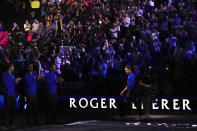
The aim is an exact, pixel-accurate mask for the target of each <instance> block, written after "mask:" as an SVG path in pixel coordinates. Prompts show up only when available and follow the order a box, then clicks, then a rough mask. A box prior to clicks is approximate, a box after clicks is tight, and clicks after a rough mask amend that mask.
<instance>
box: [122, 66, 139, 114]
mask: <svg viewBox="0 0 197 131" xmlns="http://www.w3.org/2000/svg"><path fill="white" fill-rule="evenodd" d="M125 73H126V74H127V75H128V79H127V85H126V87H125V88H124V89H123V90H122V91H121V93H120V95H121V96H123V95H124V92H125V91H126V102H125V103H124V107H123V110H122V112H121V116H124V115H125V114H126V113H128V111H129V109H130V108H129V107H131V104H132V103H134V105H135V106H136V107H137V110H138V115H139V116H141V115H142V113H141V104H140V102H139V101H137V97H138V96H139V95H140V90H139V89H138V86H137V84H138V83H137V82H138V80H137V78H136V76H135V74H134V73H133V70H132V69H131V67H130V66H129V65H127V66H125Z"/></svg>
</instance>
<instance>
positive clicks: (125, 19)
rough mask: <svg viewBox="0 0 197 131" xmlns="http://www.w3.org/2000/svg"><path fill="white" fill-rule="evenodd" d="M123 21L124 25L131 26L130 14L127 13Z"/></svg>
mask: <svg viewBox="0 0 197 131" xmlns="http://www.w3.org/2000/svg"><path fill="white" fill-rule="evenodd" d="M123 23H124V26H125V27H127V28H129V25H130V18H129V16H128V14H127V13H126V14H125V18H124V20H123Z"/></svg>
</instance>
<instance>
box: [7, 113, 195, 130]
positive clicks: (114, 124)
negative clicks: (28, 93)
mask: <svg viewBox="0 0 197 131" xmlns="http://www.w3.org/2000/svg"><path fill="white" fill-rule="evenodd" d="M57 116H58V124H52V125H47V124H46V122H45V115H44V112H42V113H40V114H39V123H40V125H39V126H27V125H26V124H25V114H24V112H23V113H17V114H16V122H15V125H16V128H15V129H12V128H10V129H9V130H14V131H131V130H132V131H197V115H196V114H185V113H165V114H164V113H158V114H151V116H150V118H149V119H143V120H136V118H138V117H137V116H136V115H135V114H134V115H127V116H125V117H120V116H119V115H118V113H117V112H109V111H74V110H73V111H67V112H59V113H58V115H57Z"/></svg>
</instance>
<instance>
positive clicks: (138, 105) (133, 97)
mask: <svg viewBox="0 0 197 131" xmlns="http://www.w3.org/2000/svg"><path fill="white" fill-rule="evenodd" d="M139 96H140V90H139V89H133V90H131V94H130V96H129V97H128V98H126V99H125V102H124V103H123V106H122V108H121V115H122V116H124V115H126V114H128V113H129V112H130V110H131V109H132V108H131V107H132V103H133V104H134V105H135V107H136V108H137V112H138V115H139V116H141V115H142V110H141V101H140V100H137V97H139ZM132 110H133V109H132Z"/></svg>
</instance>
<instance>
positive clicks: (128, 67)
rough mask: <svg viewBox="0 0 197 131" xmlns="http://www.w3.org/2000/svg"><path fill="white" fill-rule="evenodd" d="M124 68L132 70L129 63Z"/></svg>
mask: <svg viewBox="0 0 197 131" xmlns="http://www.w3.org/2000/svg"><path fill="white" fill-rule="evenodd" d="M125 68H127V69H129V70H131V71H132V70H133V69H132V67H131V66H130V65H126V66H125Z"/></svg>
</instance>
